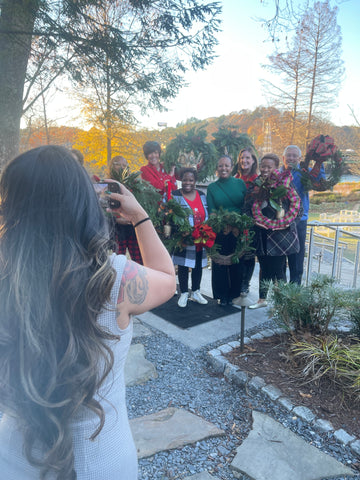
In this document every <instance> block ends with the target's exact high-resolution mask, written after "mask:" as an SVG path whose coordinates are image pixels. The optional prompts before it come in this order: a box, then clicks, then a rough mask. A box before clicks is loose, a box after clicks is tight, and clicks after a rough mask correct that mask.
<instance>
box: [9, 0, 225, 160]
mask: <svg viewBox="0 0 360 480" xmlns="http://www.w3.org/2000/svg"><path fill="white" fill-rule="evenodd" d="M108 4H114V5H116V6H118V7H119V8H120V7H121V8H125V7H126V13H125V14H124V15H122V13H121V12H120V15H119V16H120V17H121V22H119V23H115V24H111V23H107V22H106V21H99V17H98V15H97V14H98V13H99V12H102V11H103V10H104V8H105V7H106V6H107V5H108ZM220 11H221V7H220V4H219V3H218V2H209V1H207V0H197V1H194V0H166V1H163V0H152V1H151V2H149V0H126V1H121V2H120V1H117V0H113V1H110V0H105V1H104V0H55V1H52V0H2V3H1V10H0V65H1V69H0V167H1V165H4V163H6V161H8V160H9V159H10V158H11V157H12V156H14V155H15V154H16V153H17V151H18V146H19V132H20V119H21V115H22V112H23V95H24V85H25V80H26V74H27V71H28V61H29V58H30V56H31V49H32V45H33V42H34V40H38V39H41V40H42V41H43V42H46V43H48V44H49V45H51V46H52V55H55V57H54V58H56V62H53V64H52V65H53V71H52V74H53V76H56V75H57V74H58V72H61V73H62V74H63V73H66V74H67V75H69V76H70V77H71V78H72V79H73V80H74V81H75V82H85V81H86V74H85V73H84V71H83V69H82V66H83V65H84V60H86V64H87V65H89V66H93V67H94V68H95V67H96V66H98V65H99V64H103V62H104V59H105V58H106V59H107V60H108V62H109V64H110V65H111V67H112V68H111V70H110V71H109V74H110V75H111V77H112V81H116V82H118V83H117V85H118V87H119V91H121V92H122V94H124V95H129V96H132V95H138V97H139V98H140V99H141V97H143V99H144V100H145V101H144V103H143V107H144V108H146V107H147V106H152V107H156V108H161V107H162V105H163V101H164V100H166V99H168V98H171V97H173V96H175V95H176V94H177V92H178V90H179V88H180V87H181V85H182V84H183V81H184V75H185V74H186V72H187V71H188V70H189V69H201V68H204V67H206V66H207V65H208V64H209V63H210V62H211V60H212V58H213V54H214V46H215V45H216V33H217V31H218V29H219V14H220ZM130 67H131V68H133V70H132V73H131V74H130V75H127V74H128V72H129V68H130Z"/></svg>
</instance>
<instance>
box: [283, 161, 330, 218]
mask: <svg viewBox="0 0 360 480" xmlns="http://www.w3.org/2000/svg"><path fill="white" fill-rule="evenodd" d="M298 168H300V165H298ZM291 174H292V177H293V184H294V187H295V190H296V191H297V193H298V195H299V197H300V199H301V203H302V206H303V209H304V214H303V216H302V217H301V219H300V220H301V221H302V220H307V219H308V218H309V206H310V200H309V192H308V191H306V190H304V187H303V185H302V183H301V172H300V171H299V170H291ZM320 178H325V169H324V165H321V168H320V172H319V175H318V176H317V177H316V180H320Z"/></svg>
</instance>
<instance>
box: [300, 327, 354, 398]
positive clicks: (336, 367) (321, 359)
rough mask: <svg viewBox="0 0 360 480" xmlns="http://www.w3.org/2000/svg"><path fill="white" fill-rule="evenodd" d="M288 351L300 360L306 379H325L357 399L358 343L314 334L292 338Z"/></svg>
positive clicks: (317, 380)
mask: <svg viewBox="0 0 360 480" xmlns="http://www.w3.org/2000/svg"><path fill="white" fill-rule="evenodd" d="M291 350H292V352H293V353H294V354H295V357H297V358H299V359H300V360H301V373H302V375H303V376H304V378H305V379H306V382H313V381H315V382H319V381H320V379H321V378H325V377H326V378H328V379H330V380H331V381H333V382H334V384H335V385H337V386H340V388H342V390H343V391H344V392H346V393H347V394H348V395H350V396H351V397H353V398H354V399H355V401H356V402H359V401H360V343H359V341H358V340H357V339H354V338H352V339H350V342H349V343H344V341H343V340H342V339H341V338H338V337H337V336H328V337H320V336H313V337H311V338H309V340H302V341H294V342H293V343H292V345H291Z"/></svg>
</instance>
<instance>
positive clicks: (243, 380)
mask: <svg viewBox="0 0 360 480" xmlns="http://www.w3.org/2000/svg"><path fill="white" fill-rule="evenodd" d="M280 333H285V330H283V329H281V328H276V329H273V330H272V329H269V328H268V329H266V330H262V331H261V332H259V333H256V334H255V335H252V336H251V337H245V338H244V344H246V343H250V342H251V341H252V340H257V339H261V338H265V337H270V336H272V335H274V334H280ZM237 347H240V342H239V341H233V342H229V343H226V344H224V345H221V346H219V347H217V348H215V349H213V350H210V351H208V352H207V361H208V363H209V364H210V365H211V366H212V367H213V369H214V370H215V371H216V373H222V374H223V375H224V377H225V378H226V380H227V381H229V382H231V383H233V384H234V385H239V386H242V387H246V386H247V387H248V388H249V389H250V390H253V391H255V392H257V393H261V394H263V395H265V396H267V397H268V398H269V399H270V400H272V401H273V402H275V403H277V404H278V405H280V406H281V407H283V408H285V409H286V410H287V411H288V412H289V413H290V412H291V413H294V414H295V415H296V416H298V417H299V418H301V419H302V420H303V421H305V422H308V423H310V424H311V425H312V426H313V427H315V428H316V429H318V430H319V431H320V432H323V433H324V432H325V433H330V432H331V433H332V434H333V435H334V437H335V439H336V440H337V441H338V442H340V443H342V444H343V445H345V446H348V447H350V449H351V451H352V452H353V453H354V454H355V455H357V456H358V457H360V439H358V438H356V437H355V436H353V435H350V434H349V433H348V432H346V431H345V430H343V429H342V428H340V429H339V430H334V427H333V425H332V424H331V422H329V421H328V420H324V419H322V418H319V417H317V416H316V415H315V414H314V413H313V412H312V410H310V408H307V407H303V406H300V405H298V406H296V405H294V404H293V403H292V401H291V400H290V399H289V398H288V397H285V396H283V394H282V392H281V390H280V389H279V388H277V387H276V386H275V385H272V384H270V383H269V384H267V383H266V382H265V380H264V379H263V378H261V377H258V376H252V375H250V374H248V373H247V372H244V371H242V370H240V368H239V367H238V366H237V365H233V364H232V363H230V362H229V361H228V360H227V359H226V358H225V357H224V356H223V354H224V353H229V352H231V350H233V349H234V348H237Z"/></svg>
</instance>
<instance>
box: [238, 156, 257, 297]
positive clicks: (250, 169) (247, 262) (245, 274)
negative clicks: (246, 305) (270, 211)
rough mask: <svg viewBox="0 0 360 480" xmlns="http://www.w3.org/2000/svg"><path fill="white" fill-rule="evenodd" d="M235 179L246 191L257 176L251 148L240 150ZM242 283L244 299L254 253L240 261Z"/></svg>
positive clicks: (247, 289)
mask: <svg viewBox="0 0 360 480" xmlns="http://www.w3.org/2000/svg"><path fill="white" fill-rule="evenodd" d="M236 166H237V172H236V174H235V178H241V180H243V181H244V182H245V185H246V189H247V190H248V189H249V187H250V185H251V184H252V182H253V181H254V180H255V179H256V178H257V176H258V160H257V157H256V155H255V152H254V150H253V148H252V147H246V148H243V149H242V150H240V152H239V156H238V161H237V164H236ZM240 262H241V264H242V269H241V270H242V281H241V288H240V295H241V296H242V297H246V296H247V295H248V293H249V288H250V281H251V277H252V276H253V273H254V269H255V253H254V252H248V253H246V254H245V255H244V256H243V257H242V258H241V259H240Z"/></svg>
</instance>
